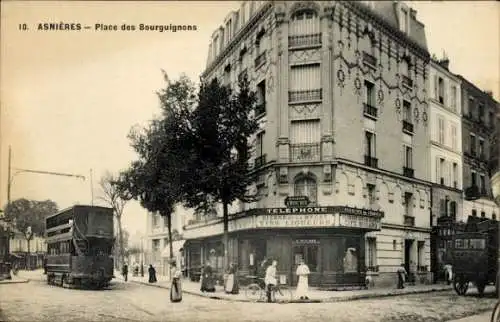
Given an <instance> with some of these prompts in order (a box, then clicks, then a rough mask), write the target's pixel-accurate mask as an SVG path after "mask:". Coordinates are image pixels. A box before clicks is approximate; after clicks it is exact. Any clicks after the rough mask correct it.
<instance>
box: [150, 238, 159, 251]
mask: <svg viewBox="0 0 500 322" xmlns="http://www.w3.org/2000/svg"><path fill="white" fill-rule="evenodd" d="M152 246H153V247H152V248H153V252H158V251H159V250H160V240H159V239H153V241H152Z"/></svg>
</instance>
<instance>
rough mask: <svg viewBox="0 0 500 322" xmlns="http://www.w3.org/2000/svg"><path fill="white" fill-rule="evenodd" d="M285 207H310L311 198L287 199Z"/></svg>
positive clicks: (293, 197)
mask: <svg viewBox="0 0 500 322" xmlns="http://www.w3.org/2000/svg"><path fill="white" fill-rule="evenodd" d="M285 205H286V206H287V207H306V206H307V205H309V198H308V197H307V196H289V197H286V198H285Z"/></svg>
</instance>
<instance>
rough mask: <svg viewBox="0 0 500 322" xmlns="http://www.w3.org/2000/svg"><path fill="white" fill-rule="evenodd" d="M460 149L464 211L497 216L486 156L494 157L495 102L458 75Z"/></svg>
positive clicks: (487, 94)
mask: <svg viewBox="0 0 500 322" xmlns="http://www.w3.org/2000/svg"><path fill="white" fill-rule="evenodd" d="M459 77H460V80H461V91H462V115H463V117H462V149H463V154H464V161H463V185H464V192H465V193H464V198H465V199H466V200H465V201H464V211H463V216H464V217H463V220H464V221H465V219H466V218H467V217H468V216H474V217H476V216H481V217H486V218H490V219H496V220H498V214H499V210H498V206H497V205H496V204H495V202H494V200H493V194H492V190H491V189H492V187H491V183H490V172H491V171H490V170H491V169H490V168H491V163H490V158H491V159H493V160H494V159H495V158H498V151H497V152H495V147H496V145H495V144H494V142H495V140H496V139H495V137H496V136H495V134H496V128H495V126H496V122H497V120H496V115H497V113H498V108H499V107H498V102H496V101H495V100H494V99H493V97H492V95H491V93H487V92H484V91H482V90H480V89H479V88H477V87H476V86H475V85H474V84H472V83H471V82H469V81H468V80H467V79H465V78H464V77H462V76H459Z"/></svg>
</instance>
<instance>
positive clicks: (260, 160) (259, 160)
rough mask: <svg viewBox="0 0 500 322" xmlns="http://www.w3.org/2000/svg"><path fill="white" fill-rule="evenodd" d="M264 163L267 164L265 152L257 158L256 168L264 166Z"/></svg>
mask: <svg viewBox="0 0 500 322" xmlns="http://www.w3.org/2000/svg"><path fill="white" fill-rule="evenodd" d="M264 164H266V154H263V155H261V156H259V157H257V158H255V162H254V168H255V169H257V168H260V167H262V166H263V165H264Z"/></svg>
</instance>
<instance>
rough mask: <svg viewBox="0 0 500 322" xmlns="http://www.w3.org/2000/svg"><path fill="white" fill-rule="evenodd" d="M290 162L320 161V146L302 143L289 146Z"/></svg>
mask: <svg viewBox="0 0 500 322" xmlns="http://www.w3.org/2000/svg"><path fill="white" fill-rule="evenodd" d="M290 161H291V162H304V161H321V146H320V144H319V143H302V144H291V145H290Z"/></svg>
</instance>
